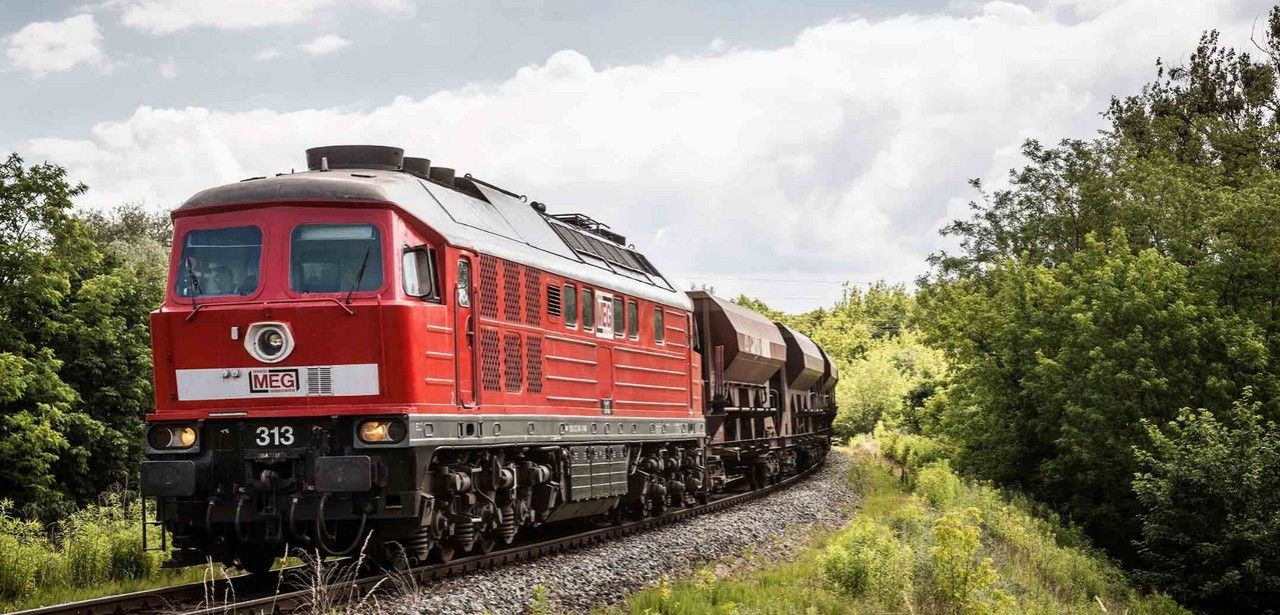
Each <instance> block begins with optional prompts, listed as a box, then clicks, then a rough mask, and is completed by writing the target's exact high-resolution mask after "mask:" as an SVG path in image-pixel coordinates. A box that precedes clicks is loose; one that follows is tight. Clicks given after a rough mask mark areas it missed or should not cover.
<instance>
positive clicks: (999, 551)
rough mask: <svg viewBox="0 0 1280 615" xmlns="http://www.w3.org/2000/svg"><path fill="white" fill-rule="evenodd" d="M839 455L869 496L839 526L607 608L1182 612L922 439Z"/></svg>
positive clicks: (892, 439)
mask: <svg viewBox="0 0 1280 615" xmlns="http://www.w3.org/2000/svg"><path fill="white" fill-rule="evenodd" d="M882 448H883V450H885V451H886V452H887V453H888V454H887V455H882V454H881V453H880V450H881V449H882ZM844 454H850V455H853V457H854V465H853V470H852V472H851V475H850V477H849V480H851V481H853V483H854V484H855V487H856V489H857V490H858V492H859V493H861V494H863V498H864V499H863V502H862V506H861V508H860V509H859V512H858V513H857V514H856V516H855V517H854V519H853V520H852V521H851V522H850V523H849V524H848V525H846V526H845V527H844V528H843V529H841V530H840V531H838V532H835V533H832V534H829V535H825V536H818V537H815V538H814V539H813V544H812V545H811V546H809V547H808V548H806V549H804V550H803V551H802V552H801V553H800V554H799V556H798V557H795V558H793V559H791V560H789V561H786V562H781V563H779V562H776V561H774V560H773V558H770V557H769V556H768V555H767V554H755V555H751V554H749V555H748V556H747V557H748V558H749V560H754V564H753V565H749V566H746V567H744V568H743V569H742V570H741V571H739V572H734V573H730V574H727V575H722V578H717V574H716V572H715V570H716V569H715V568H714V567H708V568H705V569H703V570H701V571H699V572H698V573H697V574H695V575H694V576H693V578H691V579H682V580H676V581H674V582H663V583H661V584H659V585H658V587H656V588H651V589H648V590H646V591H643V592H639V593H637V594H635V595H634V596H632V597H631V599H630V600H629V601H628V603H627V604H626V606H625V607H624V608H622V609H615V610H611V611H608V612H609V613H629V614H634V615H650V614H664V615H665V614H672V615H674V614H686V613H687V614H694V613H698V614H701V613H743V614H745V613H779V614H782V613H806V614H808V613H812V614H817V613H912V614H924V613H938V614H985V613H1046V614H1048V613H1128V614H1157V613H1159V614H1165V613H1169V614H1173V613H1186V611H1185V610H1183V609H1182V608H1181V607H1179V606H1178V605H1177V604H1176V603H1174V602H1173V601H1172V600H1170V599H1168V598H1165V597H1163V596H1150V595H1142V594H1140V593H1139V592H1138V591H1136V590H1135V589H1134V588H1133V587H1132V586H1131V585H1130V584H1129V583H1128V581H1127V579H1126V578H1125V576H1124V574H1123V572H1122V571H1121V570H1120V569H1119V568H1118V567H1117V566H1116V565H1114V564H1113V563H1111V562H1110V561H1108V560H1106V559H1105V558H1104V557H1103V556H1102V555H1101V554H1099V553H1098V552H1097V551H1095V550H1094V549H1092V548H1091V547H1090V546H1089V545H1088V542H1087V540H1086V539H1085V538H1084V537H1083V536H1082V535H1081V534H1080V533H1079V532H1078V531H1076V530H1074V529H1071V528H1067V527H1064V526H1063V525H1062V524H1061V523H1059V522H1058V521H1057V520H1056V519H1055V518H1054V517H1053V515H1051V514H1048V513H1046V512H1045V511H1044V510H1043V509H1042V508H1041V507H1038V506H1036V505H1034V504H1033V503H1031V502H1029V501H1027V500H1026V499H1025V498H1022V497H1017V496H1014V495H1011V494H1009V493H1007V492H1003V491H1001V490H998V489H994V488H992V487H990V486H987V485H984V484H977V483H973V482H970V481H967V480H964V479H961V478H960V477H958V476H956V474H955V473H954V472H953V471H952V470H951V468H950V467H949V466H948V464H947V462H946V460H944V459H939V458H938V456H939V452H938V450H937V446H936V444H935V443H933V442H931V441H929V440H927V439H924V438H921V437H919V436H902V435H898V434H894V433H880V434H879V436H878V438H877V439H876V440H872V439H870V438H866V439H863V440H860V441H858V442H855V443H854V446H853V447H852V448H851V449H846V450H845V451H844Z"/></svg>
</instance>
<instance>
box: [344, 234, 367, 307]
mask: <svg viewBox="0 0 1280 615" xmlns="http://www.w3.org/2000/svg"><path fill="white" fill-rule="evenodd" d="M372 249H373V248H372V247H369V248H365V249H364V260H361V261H360V271H357V272H356V281H355V282H353V283H352V284H351V290H348V291H347V299H346V301H344V303H346V304H347V305H351V295H353V294H355V292H356V289H357V288H360V281H361V280H363V279H364V268H365V265H368V264H369V251H370V250H372Z"/></svg>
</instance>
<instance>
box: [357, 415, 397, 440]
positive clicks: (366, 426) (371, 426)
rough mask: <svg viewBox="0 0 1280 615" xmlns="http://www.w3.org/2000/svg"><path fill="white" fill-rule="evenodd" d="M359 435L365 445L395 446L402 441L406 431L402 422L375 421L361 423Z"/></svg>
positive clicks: (393, 420)
mask: <svg viewBox="0 0 1280 615" xmlns="http://www.w3.org/2000/svg"><path fill="white" fill-rule="evenodd" d="M359 433H360V441H362V442H364V443H365V444H395V443H397V442H399V441H401V440H403V439H404V437H405V435H407V433H408V429H407V428H406V427H405V425H404V421H399V420H395V419H389V420H388V419H377V420H373V421H365V422H363V423H361V424H360V430H359Z"/></svg>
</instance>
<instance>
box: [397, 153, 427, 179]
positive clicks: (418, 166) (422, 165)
mask: <svg viewBox="0 0 1280 615" xmlns="http://www.w3.org/2000/svg"><path fill="white" fill-rule="evenodd" d="M402 170H403V171H404V172H405V173H408V174H410V175H412V176H414V177H419V178H422V179H430V177H431V176H430V172H431V161H430V160H427V159H426V158H415V157H413V156H405V157H404V169H402Z"/></svg>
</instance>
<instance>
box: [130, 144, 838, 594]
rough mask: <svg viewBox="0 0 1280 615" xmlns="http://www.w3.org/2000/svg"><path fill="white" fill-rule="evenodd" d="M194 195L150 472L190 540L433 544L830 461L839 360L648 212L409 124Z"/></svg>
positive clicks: (439, 553)
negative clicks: (637, 233) (682, 264)
mask: <svg viewBox="0 0 1280 615" xmlns="http://www.w3.org/2000/svg"><path fill="white" fill-rule="evenodd" d="M307 163H308V169H309V171H308V172H304V173H288V174H280V175H277V176H275V177H270V178H267V177H259V178H252V179H248V180H244V181H242V182H239V183H235V184H230V185H226V186H220V187H216V188H211V189H208V190H205V191H203V192H200V193H199V194H196V195H195V196H193V197H192V198H191V199H189V200H188V201H187V202H186V203H184V204H183V205H182V206H181V207H179V208H178V209H177V210H175V211H174V212H173V220H174V242H173V252H172V255H171V258H170V267H169V269H170V278H169V283H168V289H167V292H166V296H165V301H164V305H162V306H161V307H160V308H159V309H158V310H156V311H155V312H154V313H153V314H152V319H151V330H152V345H153V352H154V360H155V390H156V409H155V411H154V412H153V413H151V414H149V415H148V416H147V431H146V454H147V459H146V460H145V461H144V462H143V468H142V478H143V481H142V484H143V491H144V493H145V494H147V495H149V496H153V497H154V498H155V500H156V502H157V509H156V511H155V512H156V516H157V518H158V521H157V523H159V524H161V525H162V526H163V528H164V531H165V532H166V535H168V536H172V547H173V549H174V550H173V555H172V558H171V560H170V561H169V564H170V565H188V564H199V563H203V562H205V561H206V558H213V559H214V560H216V561H221V562H224V563H227V564H229V565H237V566H239V567H241V568H243V569H245V570H248V571H251V572H259V571H264V570H266V569H268V568H269V567H270V565H271V563H272V561H273V560H274V558H275V557H276V556H278V555H281V554H282V553H283V552H284V550H285V549H286V545H289V546H293V547H299V548H306V549H317V550H320V551H321V552H323V553H326V554H330V555H339V554H344V553H350V552H352V551H353V550H355V549H357V548H360V547H361V545H364V544H366V543H367V544H371V545H373V546H374V547H376V548H375V549H374V552H375V553H374V554H375V555H377V556H379V557H398V558H403V560H404V561H407V562H409V563H416V562H418V561H422V560H424V559H426V558H427V557H434V558H437V559H444V560H448V559H450V558H452V557H454V555H455V554H456V553H459V552H467V551H472V550H478V551H482V552H483V551H488V550H489V549H492V548H493V547H494V545H495V544H507V543H510V542H511V541H512V540H513V538H514V537H515V536H516V534H517V532H519V531H520V530H521V528H525V527H530V526H534V525H539V524H543V523H549V522H555V521H562V520H567V519H584V518H595V519H600V518H602V517H613V518H622V517H624V516H640V515H654V514H660V513H661V512H662V511H664V510H665V509H666V508H668V507H679V506H686V505H689V504H691V503H694V502H696V501H700V500H705V499H706V498H707V497H709V496H710V495H711V494H713V493H715V492H719V491H724V490H734V489H752V488H756V487H758V486H760V485H763V484H766V483H768V482H770V481H774V480H777V479H778V478H779V477H781V476H785V475H787V474H792V473H795V472H799V471H802V470H803V469H806V468H809V467H812V466H814V465H815V464H818V463H820V462H821V460H822V459H823V457H824V456H825V454H826V451H827V450H828V448H829V445H830V442H829V440H830V436H829V434H830V424H831V419H832V417H833V416H834V413H835V406H834V403H833V395H832V393H833V389H834V387H835V382H836V373H835V369H834V366H833V364H832V362H831V361H830V360H829V358H828V357H827V356H826V355H825V354H824V353H823V352H822V350H821V349H820V348H818V347H817V346H816V345H815V344H814V343H813V342H812V341H810V340H809V339H808V338H807V337H805V336H804V335H802V334H800V333H798V332H795V331H792V330H790V329H788V328H786V327H785V326H782V325H779V324H775V323H772V322H770V321H769V320H768V319H767V318H765V317H763V316H761V315H759V314H757V313H755V312H752V311H750V310H747V309H745V308H742V307H740V306H737V305H735V304H732V303H729V302H726V301H723V300H720V299H718V298H715V297H713V296H711V295H709V294H707V293H703V292H692V293H684V292H681V291H679V290H677V289H676V288H674V287H673V286H672V285H671V284H670V283H669V282H668V281H667V280H666V278H664V277H663V276H662V274H661V273H660V272H659V271H658V270H657V269H656V268H655V267H654V266H653V264H652V263H650V261H649V259H647V258H645V256H644V255H642V254H640V253H639V252H637V251H635V250H634V249H632V248H630V247H627V246H626V245H625V244H626V242H625V239H624V238H623V237H622V236H620V235H618V234H616V233H614V232H612V231H610V230H608V228H607V227H606V226H604V225H602V224H599V223H596V222H594V221H593V220H591V219H590V218H587V217H585V216H581V215H577V214H571V215H549V214H547V213H546V208H545V207H544V206H542V205H541V204H539V203H536V202H535V203H528V202H525V199H524V198H523V197H521V196H518V195H516V194H514V193H512V192H508V191H506V190H503V189H501V188H498V187H496V186H493V185H491V184H489V183H486V182H483V181H480V180H479V179H475V178H473V177H471V176H469V175H468V176H465V177H455V175H454V172H453V170H452V169H446V168H440V167H432V166H431V165H430V163H429V161H427V160H425V159H421V158H407V157H404V155H403V151H402V150H400V149H398V148H390V147H381V146H331V147H321V148H313V149H310V150H308V151H307Z"/></svg>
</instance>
